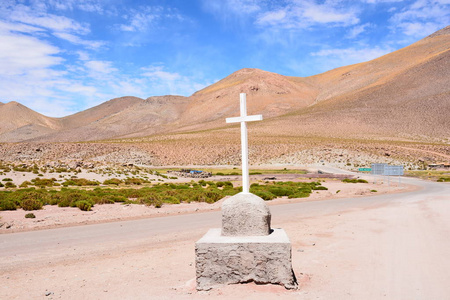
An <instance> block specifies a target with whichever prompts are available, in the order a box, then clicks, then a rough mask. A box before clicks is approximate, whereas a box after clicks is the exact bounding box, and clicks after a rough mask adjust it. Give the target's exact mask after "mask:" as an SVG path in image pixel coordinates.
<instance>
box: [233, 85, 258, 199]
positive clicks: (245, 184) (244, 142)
mask: <svg viewBox="0 0 450 300" xmlns="http://www.w3.org/2000/svg"><path fill="white" fill-rule="evenodd" d="M239 96H240V100H241V116H240V117H235V118H227V119H226V121H227V123H241V150H242V192H243V193H246V194H248V193H250V186H249V174H248V139H247V124H246V122H251V121H262V119H263V117H262V115H253V116H247V99H246V98H247V97H246V94H245V93H241V94H240V95H239Z"/></svg>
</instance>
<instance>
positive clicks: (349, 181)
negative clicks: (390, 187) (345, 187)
mask: <svg viewBox="0 0 450 300" xmlns="http://www.w3.org/2000/svg"><path fill="white" fill-rule="evenodd" d="M342 182H346V183H369V182H368V181H367V180H364V179H349V178H345V179H342Z"/></svg>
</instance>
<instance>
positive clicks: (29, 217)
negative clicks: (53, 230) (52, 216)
mask: <svg viewBox="0 0 450 300" xmlns="http://www.w3.org/2000/svg"><path fill="white" fill-rule="evenodd" d="M25 218H27V219H34V218H36V216H35V215H34V214H33V213H27V214H26V215H25Z"/></svg>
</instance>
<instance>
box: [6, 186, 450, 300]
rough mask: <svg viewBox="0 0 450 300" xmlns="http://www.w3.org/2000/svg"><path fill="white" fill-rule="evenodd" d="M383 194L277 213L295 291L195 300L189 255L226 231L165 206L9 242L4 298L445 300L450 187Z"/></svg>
mask: <svg viewBox="0 0 450 300" xmlns="http://www.w3.org/2000/svg"><path fill="white" fill-rule="evenodd" d="M335 184H336V185H333V184H332V182H331V181H330V182H329V183H328V186H329V187H330V190H329V191H320V192H321V193H322V192H331V194H332V191H333V190H332V189H338V188H340V187H339V185H340V184H342V183H338V182H336V183H335ZM370 184H372V183H370ZM324 185H326V184H324ZM354 187H356V188H358V186H356V185H355V186H354ZM383 188H384V190H383ZM377 190H379V192H378V193H376V195H370V196H369V195H367V194H363V195H359V196H358V197H355V193H354V192H348V194H346V195H345V196H344V197H342V196H340V198H336V197H335V196H336V195H335V194H334V195H333V196H332V197H329V196H330V195H328V196H327V195H326V194H323V195H321V194H320V193H319V194H317V196H316V195H313V196H312V197H311V198H308V199H307V200H306V201H305V200H303V201H297V200H287V199H279V200H275V201H273V202H271V206H270V208H271V211H272V227H273V228H283V229H285V230H286V232H287V234H288V236H289V238H290V240H291V242H292V258H293V270H294V272H295V275H296V277H297V280H298V282H299V289H298V290H295V291H288V290H285V289H284V288H283V287H281V286H277V285H256V284H254V283H248V284H240V285H230V286H224V287H222V288H218V289H212V290H210V291H206V292H197V291H196V289H195V263H194V259H195V256H194V244H195V241H197V240H198V239H199V238H200V237H201V236H202V235H203V234H204V233H206V231H207V230H208V229H209V228H213V227H220V211H218V208H219V207H218V206H219V204H220V203H218V204H215V205H213V206H210V207H202V206H201V205H199V204H193V203H191V204H189V205H187V206H189V208H186V207H181V206H178V207H177V209H178V211H177V210H173V209H174V208H172V207H164V206H163V207H162V208H161V209H160V210H159V215H158V216H157V217H148V216H152V214H151V213H149V214H148V215H146V216H145V218H139V219H135V220H122V221H115V222H107V223H99V224H89V225H83V226H70V227H60V228H54V229H44V230H32V231H25V232H16V233H10V234H2V235H0V241H1V243H0V256H1V260H0V261H1V262H0V264H1V274H0V278H1V279H2V282H3V284H2V286H1V287H0V298H1V299H80V298H82V299H170V298H174V299H237V298H245V299H447V298H448V295H449V294H450V288H449V285H448V284H447V282H446V278H448V277H449V275H450V260H449V259H447V249H449V247H450V242H449V240H448V238H447V237H448V234H449V231H450V221H449V220H450V215H449V214H450V209H449V207H450V197H449V195H450V185H449V184H448V183H436V182H427V181H422V180H418V179H410V178H408V179H403V186H402V187H400V188H396V187H393V186H391V187H389V188H387V187H386V186H384V187H382V186H380V184H379V183H378V186H377ZM339 194H341V193H339ZM314 197H316V198H314ZM96 207H97V206H96ZM105 207H106V206H98V209H99V211H97V212H96V213H95V214H94V213H93V212H94V211H93V212H85V213H87V214H89V213H90V215H85V216H89V217H94V216H95V215H101V210H102V209H106V208H105ZM111 207H112V208H111V209H113V211H114V210H115V209H118V208H119V209H122V210H123V211H126V210H131V209H129V208H127V206H118V205H113V206H111ZM46 209H47V208H46ZM46 209H44V210H43V211H40V212H38V213H37V219H38V220H39V219H44V220H45V215H46V213H47V212H46ZM139 209H141V208H138V210H139ZM197 209H198V210H197ZM154 210H156V209H154ZM18 212H19V211H18ZM3 213H4V212H2V216H4V215H3ZM39 213H42V215H39ZM71 213H73V214H74V216H73V217H74V219H75V220H79V221H80V222H81V223H83V222H85V221H86V218H84V219H83V218H82V217H81V215H83V214H84V213H83V212H81V211H80V212H76V213H75V211H71V212H70V213H69V214H71ZM22 214H23V212H22ZM156 214H158V212H156ZM77 215H79V216H77ZM161 215H162V216H161ZM65 216H67V214H66V215H65ZM128 216H131V218H133V217H135V216H136V215H133V214H129V215H128ZM124 218H125V219H126V214H125V216H124ZM61 219H63V218H61ZM43 222H45V221H42V222H38V223H43ZM70 224H72V223H71V222H69V225H70ZM24 226H25V225H24ZM32 227H33V226H29V227H27V228H28V229H32Z"/></svg>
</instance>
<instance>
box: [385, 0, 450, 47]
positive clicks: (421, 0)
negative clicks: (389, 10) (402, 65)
mask: <svg viewBox="0 0 450 300" xmlns="http://www.w3.org/2000/svg"><path fill="white" fill-rule="evenodd" d="M449 4H450V1H449V0H440V1H439V0H417V1H415V2H414V3H413V4H411V5H410V6H407V7H405V8H403V9H402V10H400V11H398V12H397V13H395V14H394V15H393V16H392V17H391V19H390V22H391V24H392V30H393V31H396V30H397V29H400V30H401V31H402V33H404V34H405V35H408V36H411V37H413V38H420V37H424V36H426V35H428V34H431V33H433V32H434V31H436V30H438V29H441V28H443V27H445V26H447V25H448V21H449V20H450V6H449Z"/></svg>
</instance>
